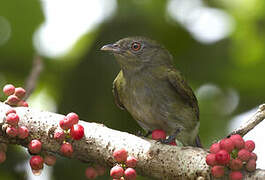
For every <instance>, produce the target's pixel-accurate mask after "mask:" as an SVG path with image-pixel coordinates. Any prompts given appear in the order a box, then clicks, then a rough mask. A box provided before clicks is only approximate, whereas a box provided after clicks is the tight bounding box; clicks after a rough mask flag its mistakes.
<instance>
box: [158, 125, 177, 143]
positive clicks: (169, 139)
mask: <svg viewBox="0 0 265 180" xmlns="http://www.w3.org/2000/svg"><path fill="white" fill-rule="evenodd" d="M180 131H181V128H178V129H177V130H176V131H175V132H174V134H172V135H170V136H168V137H167V138H166V139H160V140H159V142H161V143H163V144H170V143H172V142H174V141H175V139H176V137H177V135H178V134H179V133H180Z"/></svg>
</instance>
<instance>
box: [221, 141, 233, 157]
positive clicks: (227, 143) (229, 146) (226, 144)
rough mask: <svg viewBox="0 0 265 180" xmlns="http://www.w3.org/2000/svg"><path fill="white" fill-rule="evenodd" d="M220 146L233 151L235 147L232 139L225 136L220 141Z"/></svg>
mask: <svg viewBox="0 0 265 180" xmlns="http://www.w3.org/2000/svg"><path fill="white" fill-rule="evenodd" d="M219 144H220V148H221V149H224V150H226V151H227V152H229V153H230V152H232V151H233V149H234V143H233V141H232V140H231V139H228V138H225V139H222V140H221V141H220V143H219Z"/></svg>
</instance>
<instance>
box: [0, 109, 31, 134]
mask: <svg viewBox="0 0 265 180" xmlns="http://www.w3.org/2000/svg"><path fill="white" fill-rule="evenodd" d="M18 122H19V116H18V115H17V112H16V110H15V109H12V108H11V109H9V110H8V111H7V112H6V116H5V123H6V124H5V125H4V126H3V127H4V128H5V131H6V134H7V135H8V136H10V137H16V136H17V137H18V138H20V139H25V138H27V137H28V135H29V130H28V128H27V127H25V126H19V125H18Z"/></svg>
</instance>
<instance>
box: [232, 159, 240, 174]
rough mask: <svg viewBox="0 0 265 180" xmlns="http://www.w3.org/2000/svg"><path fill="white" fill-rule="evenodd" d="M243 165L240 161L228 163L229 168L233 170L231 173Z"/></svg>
mask: <svg viewBox="0 0 265 180" xmlns="http://www.w3.org/2000/svg"><path fill="white" fill-rule="evenodd" d="M242 166H243V163H242V161H241V160H240V159H232V160H231V161H230V164H229V167H230V168H231V169H232V170H233V171H238V170H240V169H241V168H242Z"/></svg>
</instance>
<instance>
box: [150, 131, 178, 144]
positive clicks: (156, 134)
mask: <svg viewBox="0 0 265 180" xmlns="http://www.w3.org/2000/svg"><path fill="white" fill-rule="evenodd" d="M166 138H167V134H166V132H165V131H164V130H162V129H155V130H153V131H152V139H153V140H164V139H166ZM169 145H172V146H176V145H177V144H176V141H172V142H170V143H169Z"/></svg>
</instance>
